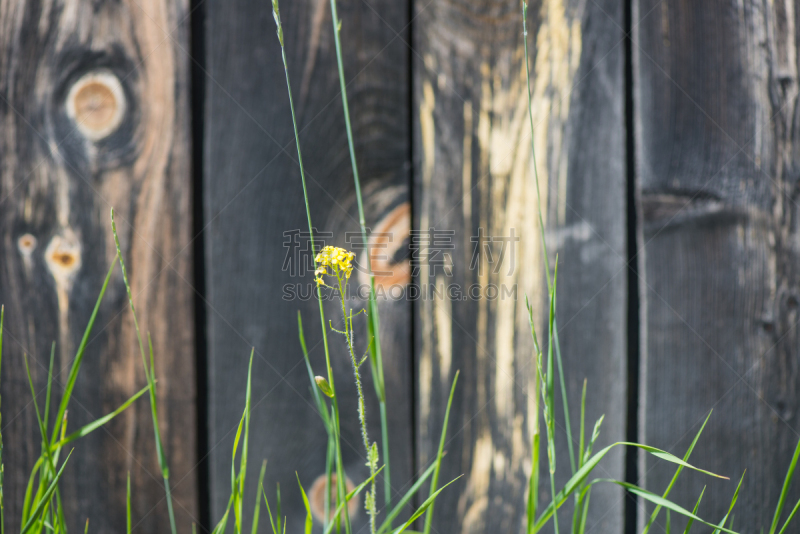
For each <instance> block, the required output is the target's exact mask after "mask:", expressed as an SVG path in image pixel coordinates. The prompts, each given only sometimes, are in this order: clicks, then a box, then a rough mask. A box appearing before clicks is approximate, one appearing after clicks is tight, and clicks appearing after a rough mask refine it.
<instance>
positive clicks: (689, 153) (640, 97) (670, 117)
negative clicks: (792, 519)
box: [634, 0, 800, 532]
mask: <svg viewBox="0 0 800 534" xmlns="http://www.w3.org/2000/svg"><path fill="white" fill-rule="evenodd" d="M635 5H636V11H638V13H635V14H634V23H635V22H637V21H639V20H641V22H640V25H639V26H637V29H636V32H635V38H636V40H635V44H634V53H635V58H636V71H635V80H636V88H637V91H636V95H637V112H636V120H637V132H636V134H637V143H638V152H637V159H638V164H637V174H638V180H639V188H640V192H639V202H640V203H641V214H642V227H641V232H640V238H641V239H642V243H643V246H644V256H643V257H642V259H643V265H644V269H643V270H642V272H643V273H644V277H643V279H642V283H641V294H642V296H643V302H644V308H643V309H644V310H645V313H644V315H643V319H644V322H643V329H642V332H643V335H644V338H643V339H644V341H645V342H644V353H643V356H644V365H643V367H642V388H643V390H642V398H643V400H644V405H643V410H642V415H643V418H644V420H643V423H642V425H641V427H642V430H643V438H644V439H646V440H647V442H648V443H650V444H652V445H654V446H656V447H661V448H665V449H667V450H670V451H675V452H679V453H683V452H684V451H685V450H686V447H687V446H688V444H689V443H690V441H691V439H692V437H693V435H694V433H696V432H697V430H698V429H699V425H700V423H702V420H703V419H704V417H705V416H706V414H707V413H708V411H709V410H710V409H712V408H713V409H714V414H713V415H712V417H711V420H710V422H709V424H708V426H707V428H706V430H705V432H704V434H703V437H702V438H701V440H700V442H699V444H698V446H697V449H696V452H695V453H694V454H693V456H692V463H693V464H695V465H698V466H703V467H704V468H706V469H710V470H712V471H714V472H717V473H720V474H723V475H726V476H729V477H731V479H732V482H720V481H714V480H710V479H709V478H707V477H703V476H699V475H696V474H684V475H682V476H681V478H682V480H681V481H679V483H678V485H677V486H676V488H675V490H674V491H673V494H674V495H675V496H676V498H677V499H678V500H679V502H680V503H682V504H684V505H686V504H689V503H694V501H695V500H696V498H697V496H698V495H699V494H700V491H701V489H702V488H703V486H704V485H706V484H707V485H708V489H707V490H706V493H705V496H704V498H703V504H702V505H701V507H700V512H701V515H702V516H704V517H709V518H712V519H714V520H715V521H718V520H719V519H720V518H721V517H722V516H723V515H724V514H725V512H726V510H727V507H728V504H729V502H730V499H731V496H732V494H733V491H734V489H735V485H736V482H737V481H738V479H739V477H741V475H742V473H743V471H744V470H745V469H746V470H747V474H746V475H745V479H744V486H743V489H742V493H741V494H740V496H739V500H738V504H737V509H738V512H735V515H736V525H735V526H736V529H737V530H739V531H741V532H758V531H760V529H761V528H762V527H764V529H765V531H766V530H768V529H769V525H770V522H771V520H772V517H771V515H772V513H773V511H774V508H775V505H776V503H777V498H778V495H779V493H780V489H781V484H782V482H783V477H784V475H785V473H786V468H787V467H788V465H789V462H790V460H791V455H792V451H793V448H794V446H795V444H796V443H797V440H798V430H799V429H800V428H799V427H798V423H797V415H796V414H797V412H798V407H799V406H798V402H800V401H799V400H798V396H797V391H798V378H797V376H798V375H797V362H798V359H797V351H798V337H797V320H798V317H797V302H798V297H797V295H798V273H799V271H798V269H797V265H798V262H797V260H798V248H797V244H796V243H797V225H796V215H797V169H798V159H797V148H796V147H797V144H796V140H795V135H796V134H795V128H796V125H795V123H796V108H797V95H798V91H797V88H798V76H797V71H798V64H797V51H796V50H797V39H798V35H797V32H796V27H797V26H796V24H797V18H796V17H797V13H796V5H795V3H793V2H775V3H770V4H761V3H757V2H751V1H744V2H739V3H738V4H735V3H729V2H676V1H666V2H650V1H645V0H640V1H638V2H635ZM644 466H645V473H644V475H645V477H644V479H645V482H646V483H647V485H648V486H649V487H650V488H652V489H654V490H656V491H661V490H663V488H664V487H665V486H666V484H667V482H668V480H669V478H670V477H671V476H672V472H673V470H672V469H670V468H668V467H667V466H666V465H663V464H659V463H658V462H654V461H652V460H651V459H649V458H648V459H646V460H645V462H644ZM797 498H798V491H797V489H794V490H793V491H792V493H791V496H790V498H789V501H788V502H796V500H797ZM673 528H674V526H673ZM681 528H682V527H681Z"/></svg>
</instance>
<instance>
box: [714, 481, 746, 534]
mask: <svg viewBox="0 0 800 534" xmlns="http://www.w3.org/2000/svg"><path fill="white" fill-rule="evenodd" d="M746 472H747V471H745V473H746ZM745 473H742V478H740V479H739V485H738V486H736V491H735V492H733V498H732V499H731V505H730V507H729V508H728V513H727V514H725V517H723V518H722V521H720V522H719V524H718V525H717V528H715V529H714V532H713V534H717V533H718V532H719V531H720V530H721V529H722V527H724V526H725V522H726V521H727V520H728V516H730V515H731V512H733V507H734V506H735V505H736V500H737V499H738V498H739V490H740V489H741V488H742V482H744V475H745ZM731 520H733V518H731ZM731 528H732V527H731Z"/></svg>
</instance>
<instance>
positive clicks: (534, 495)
mask: <svg viewBox="0 0 800 534" xmlns="http://www.w3.org/2000/svg"><path fill="white" fill-rule="evenodd" d="M525 307H526V308H527V309H528V323H529V324H530V327H531V337H533V346H534V349H533V352H534V356H533V357H534V360H535V362H534V363H535V366H536V369H535V370H534V373H533V375H534V377H533V410H532V412H533V414H534V416H533V418H532V420H531V421H530V424H531V427H532V437H531V476H530V479H529V480H528V507H527V510H526V525H527V526H526V532H527V534H533V532H534V529H533V526H534V523H535V522H536V508H537V506H538V504H539V454H540V449H541V444H540V439H541V437H540V435H539V387H540V384H539V371H538V370H539V368H540V367H541V359H542V352H541V351H540V350H539V342H538V340H537V339H536V327H535V325H534V324H533V308H532V307H531V305H530V302H528V297H525Z"/></svg>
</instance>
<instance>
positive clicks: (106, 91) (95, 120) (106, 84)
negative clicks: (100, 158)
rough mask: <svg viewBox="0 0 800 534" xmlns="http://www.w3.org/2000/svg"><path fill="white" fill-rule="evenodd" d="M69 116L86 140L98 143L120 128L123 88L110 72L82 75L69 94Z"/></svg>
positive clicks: (124, 107) (122, 110)
mask: <svg viewBox="0 0 800 534" xmlns="http://www.w3.org/2000/svg"><path fill="white" fill-rule="evenodd" d="M66 105H67V116H69V118H70V119H72V121H73V122H74V123H75V127H76V128H77V129H78V131H79V132H81V133H82V134H83V135H84V136H85V137H86V138H88V139H90V140H92V141H99V140H101V139H103V138H105V137H108V136H109V135H111V134H112V133H114V131H115V130H116V129H117V127H119V125H120V123H121V122H122V119H123V117H124V116H125V109H126V102H125V92H124V91H123V89H122V84H121V83H120V81H119V78H117V77H116V76H115V75H114V74H112V73H111V72H108V71H95V72H90V73H88V74H85V75H83V76H82V77H81V78H80V79H78V81H76V82H75V83H74V84H73V85H72V87H70V89H69V92H68V93H67V102H66Z"/></svg>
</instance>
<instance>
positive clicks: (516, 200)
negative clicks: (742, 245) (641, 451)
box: [413, 0, 626, 532]
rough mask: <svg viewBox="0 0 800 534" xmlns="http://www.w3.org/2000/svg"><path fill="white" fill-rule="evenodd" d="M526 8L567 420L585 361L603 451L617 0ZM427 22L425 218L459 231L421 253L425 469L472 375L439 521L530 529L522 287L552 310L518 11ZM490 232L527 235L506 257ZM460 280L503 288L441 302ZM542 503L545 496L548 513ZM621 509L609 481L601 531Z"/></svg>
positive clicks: (422, 122) (617, 219)
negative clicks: (555, 269) (495, 293)
mask: <svg viewBox="0 0 800 534" xmlns="http://www.w3.org/2000/svg"><path fill="white" fill-rule="evenodd" d="M529 14H530V16H531V20H530V21H529V39H530V41H529V46H530V51H531V76H532V81H531V83H532V93H533V94H532V109H533V120H534V124H535V127H536V128H535V136H534V144H535V147H536V151H537V156H538V170H539V175H540V180H541V185H542V195H543V199H542V202H543V203H544V205H545V209H546V213H547V216H546V218H545V219H546V223H545V224H546V225H547V228H546V233H547V235H548V240H549V246H550V253H551V258H555V254H556V253H558V254H559V260H560V276H559V280H560V281H561V284H560V289H559V294H558V298H559V323H560V326H561V340H562V349H563V354H564V358H565V369H566V370H567V379H568V380H567V388H568V395H569V400H570V402H571V406H572V413H571V415H572V419H573V429H574V432H575V439H577V429H578V426H577V421H578V416H579V413H580V412H579V407H580V389H581V386H582V383H583V378H584V375H582V374H581V375H579V374H577V373H576V372H575V370H578V371H579V372H581V373H585V376H587V377H588V378H589V403H588V410H587V411H588V414H587V418H588V419H589V420H590V422H589V423H588V424H589V425H592V424H593V423H594V420H595V419H597V418H598V417H599V416H600V415H601V414H603V413H605V415H606V419H605V423H604V425H603V432H602V435H601V441H602V442H603V443H606V444H607V443H610V442H613V441H617V440H620V439H622V438H623V437H624V434H625V418H624V413H625V399H626V397H625V395H626V391H625V387H624V384H625V383H626V375H625V362H626V352H625V350H626V347H625V336H626V334H625V326H624V325H625V299H626V286H625V280H626V279H625V276H626V270H625V260H626V258H625V254H626V252H625V246H626V244H625V237H624V236H625V230H624V229H625V168H624V118H623V117H624V110H623V103H624V100H623V94H624V89H623V48H622V46H621V44H622V37H623V33H622V28H621V26H622V2H618V1H604V2H598V3H595V2H590V3H586V2H580V1H572V2H561V1H559V0H544V1H543V2H538V3H533V4H532V5H531V7H530V10H529ZM415 15H416V18H415V21H416V24H417V26H416V28H415V32H414V36H415V43H414V48H415V50H416V53H415V55H414V57H413V60H414V73H415V76H414V80H415V86H414V98H415V115H414V121H415V130H414V146H415V201H416V204H415V206H414V210H415V215H416V217H417V219H415V221H414V226H415V228H419V229H420V231H421V232H429V229H433V230H431V231H430V232H434V233H435V232H441V231H445V232H447V231H452V232H453V234H452V238H451V242H450V244H452V248H450V249H442V247H441V246H438V247H437V246H436V245H430V244H431V242H432V239H431V238H430V237H429V238H428V240H427V241H425V243H427V244H428V245H426V246H428V248H427V252H422V251H421V252H420V253H419V257H418V259H419V263H420V265H419V282H420V284H421V285H422V286H423V287H425V286H429V287H432V288H437V289H438V295H435V296H434V297H433V298H428V299H427V300H421V301H420V302H419V303H418V304H417V305H416V310H417V313H416V324H415V332H416V339H415V347H416V357H417V367H418V406H419V410H418V420H419V431H418V442H417V443H418V455H417V457H418V465H420V466H424V465H426V464H427V463H428V462H430V461H431V460H432V458H433V457H434V455H435V451H436V447H437V445H438V440H439V433H440V432H441V424H442V419H443V417H444V410H445V407H446V403H447V394H448V391H449V388H448V386H449V384H450V382H451V380H452V378H453V375H454V373H455V371H456V370H459V369H460V370H461V377H460V379H459V385H458V390H457V393H456V398H455V401H454V410H453V412H452V414H451V422H450V430H449V436H450V438H449V441H448V445H447V450H448V453H449V454H448V456H447V458H446V460H445V462H444V471H443V475H442V480H445V481H446V480H450V479H451V478H453V477H455V476H457V475H459V474H461V473H464V474H466V477H465V479H464V480H463V481H459V482H457V483H456V484H455V485H454V486H453V487H452V489H448V490H446V491H445V492H444V493H443V494H442V495H441V497H440V501H438V502H439V504H438V505H437V508H436V510H437V513H436V518H435V520H434V526H435V528H436V529H437V530H438V531H440V532H519V531H520V529H521V528H522V525H523V521H524V509H525V506H524V503H525V499H526V481H527V476H528V474H529V473H530V439H531V425H530V417H531V410H532V398H531V395H532V394H533V393H532V391H531V385H532V383H533V374H532V369H533V367H532V366H531V362H532V356H531V353H532V342H531V340H530V329H529V327H528V320H527V312H526V310H525V303H524V297H525V295H526V294H527V295H529V296H530V298H531V301H532V302H533V304H534V309H535V310H536V312H537V314H538V316H537V324H538V329H539V331H540V332H542V333H544V332H546V328H545V326H544V325H545V321H546V312H545V311H544V310H546V309H547V304H546V298H547V289H546V282H545V279H544V273H543V269H542V264H543V262H542V256H541V243H540V239H539V228H538V221H537V216H536V210H535V206H536V202H537V199H536V190H535V182H534V181H533V172H532V171H533V167H532V161H531V151H530V130H529V123H528V115H527V103H526V98H527V93H526V85H525V65H524V53H523V46H522V45H523V42H522V27H521V14H520V6H519V3H514V2H507V3H506V2H488V1H475V0H473V1H458V2H453V1H446V2H434V3H432V4H427V5H419V6H416V8H415ZM436 235H439V234H436ZM481 236H483V237H481ZM492 237H495V238H505V239H506V243H510V241H509V239H513V238H514V237H516V238H518V239H519V241H518V242H515V243H514V252H513V254H510V251H511V250H510V249H506V253H505V255H503V254H502V252H501V250H500V247H501V246H502V245H501V243H502V241H501V242H498V241H490V242H486V238H492ZM471 238H472V239H471ZM475 239H478V241H475ZM481 239H482V240H481ZM439 242H440V243H441V240H440V241H439ZM476 247H478V250H479V252H480V254H479V255H478V256H477V257H476V256H475V249H476ZM434 249H441V250H439V254H438V255H434ZM487 250H488V251H490V252H491V255H490V254H488V253H487ZM451 284H458V286H459V287H460V288H461V291H462V292H463V293H462V294H466V293H467V291H468V288H469V287H470V286H472V285H473V284H478V285H479V287H481V288H483V289H484V291H486V290H487V288H490V287H498V288H500V291H501V293H500V295H501V296H499V297H498V298H495V299H492V298H490V297H491V293H488V295H489V297H487V296H486V295H487V293H484V295H483V296H482V297H481V298H478V299H472V298H467V299H465V300H461V299H460V297H459V296H456V298H448V297H447V296H442V295H443V294H444V295H449V293H447V291H448V287H451ZM503 287H505V288H507V289H508V290H510V289H512V288H516V297H513V296H511V297H509V296H508V295H507V296H505V297H503V296H502V288H503ZM489 291H491V289H489ZM431 293H433V291H432V290H431V291H429V292H428V294H431ZM559 418H561V419H560V420H561V421H563V417H562V416H561V415H559ZM558 439H559V449H558V450H559V452H558V454H559V455H560V459H559V460H558V462H559V463H558V466H559V467H558V470H557V478H558V480H559V481H560V482H559V483H563V482H564V481H566V479H567V478H568V477H569V474H570V473H569V462H568V460H567V453H566V438H565V436H564V432H563V429H562V430H561V431H560V435H559V436H558ZM543 455H544V452H543ZM544 456H546V455H544ZM622 460H623V457H622V451H619V452H615V453H614V454H613V455H612V456H610V457H609V461H608V462H607V463H604V464H603V469H604V470H605V474H607V475H609V476H612V477H615V478H622V477H623V476H624V475H623V461H622ZM543 473H546V467H545V471H543ZM542 487H543V489H545V488H548V487H549V485H548V484H544V485H543V486H542ZM547 499H549V490H547V489H545V491H543V495H542V504H543V505H544V504H545V503H546V502H547ZM622 504H623V503H622V494H621V492H620V491H618V490H617V489H614V488H599V487H598V488H597V489H595V492H594V493H593V496H592V512H591V515H590V518H589V525H591V526H592V527H593V528H595V529H596V530H597V531H598V532H600V531H602V532H613V531H619V530H620V529H621V525H622ZM566 514H567V512H566V511H565V518H566Z"/></svg>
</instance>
